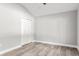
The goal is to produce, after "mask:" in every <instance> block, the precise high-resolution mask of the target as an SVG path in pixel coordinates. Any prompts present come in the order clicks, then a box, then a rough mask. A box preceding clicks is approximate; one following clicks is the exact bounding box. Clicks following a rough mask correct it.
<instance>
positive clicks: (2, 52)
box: [0, 40, 35, 55]
mask: <svg viewBox="0 0 79 59" xmlns="http://www.w3.org/2000/svg"><path fill="white" fill-rule="evenodd" d="M31 42H35V40H33V41H30V42H27V43H24V44H21V45H18V46H16V47H13V48H10V49H7V50H4V51H1V52H0V55H2V54H4V53H7V52H9V51H12V50H14V49H18V48H20V47H22V46H23V45H25V44H28V43H31Z"/></svg>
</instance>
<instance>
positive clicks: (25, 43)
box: [21, 40, 35, 46]
mask: <svg viewBox="0 0 79 59" xmlns="http://www.w3.org/2000/svg"><path fill="white" fill-rule="evenodd" d="M31 42H35V40H32V41H28V42H26V43H23V44H21V46H23V45H25V44H29V43H31Z"/></svg>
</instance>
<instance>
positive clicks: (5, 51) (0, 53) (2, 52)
mask: <svg viewBox="0 0 79 59" xmlns="http://www.w3.org/2000/svg"><path fill="white" fill-rule="evenodd" d="M20 47H22V46H21V45H19V46H16V47H13V48H10V49H7V50H4V51H1V52H0V55H2V54H4V53H7V52H9V51H12V50H14V49H17V48H20Z"/></svg>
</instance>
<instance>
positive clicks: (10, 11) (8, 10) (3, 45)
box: [0, 4, 29, 51]
mask: <svg viewBox="0 0 79 59" xmlns="http://www.w3.org/2000/svg"><path fill="white" fill-rule="evenodd" d="M25 17H26V19H27V18H29V15H28V13H27V12H26V10H25V9H23V8H22V7H21V6H20V5H19V4H0V51H3V50H7V49H10V48H13V47H16V46H18V45H21V20H22V19H24V18H25Z"/></svg>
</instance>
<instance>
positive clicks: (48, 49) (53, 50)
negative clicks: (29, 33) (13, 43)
mask: <svg viewBox="0 0 79 59" xmlns="http://www.w3.org/2000/svg"><path fill="white" fill-rule="evenodd" d="M2 56H79V52H78V51H77V49H76V48H70V47H64V46H56V45H50V44H44V43H40V42H33V43H29V44H26V45H23V46H22V47H21V48H18V49H15V50H13V51H10V52H7V53H5V54H3V55H2Z"/></svg>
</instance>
